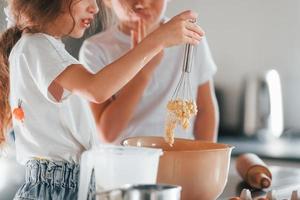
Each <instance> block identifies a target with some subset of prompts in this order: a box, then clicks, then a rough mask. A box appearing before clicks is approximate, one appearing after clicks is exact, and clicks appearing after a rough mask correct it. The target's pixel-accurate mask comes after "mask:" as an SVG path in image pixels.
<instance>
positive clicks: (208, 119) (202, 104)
mask: <svg viewBox="0 0 300 200" xmlns="http://www.w3.org/2000/svg"><path fill="white" fill-rule="evenodd" d="M197 107H198V113H197V116H196V120H195V125H194V136H195V139H197V140H207V141H211V142H216V141H217V136H218V126H219V108H218V105H217V100H216V96H215V91H214V86H213V82H212V81H211V80H210V81H208V82H206V83H204V84H203V85H200V86H199V88H198V95H197Z"/></svg>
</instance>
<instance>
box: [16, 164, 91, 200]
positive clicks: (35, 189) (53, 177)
mask: <svg viewBox="0 0 300 200" xmlns="http://www.w3.org/2000/svg"><path fill="white" fill-rule="evenodd" d="M25 180H26V182H25V184H23V186H22V187H21V188H20V189H19V190H18V192H17V193H16V195H15V198H14V200H37V199H38V200H69V199H70V200H71V199H72V200H77V193H78V184H79V165H77V164H73V163H68V162H61V161H49V160H30V161H28V162H27V164H26V179H25ZM94 194H95V179H94V177H92V178H91V184H90V188H89V195H88V199H89V200H92V199H95V197H94Z"/></svg>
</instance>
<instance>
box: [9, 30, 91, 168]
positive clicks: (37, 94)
mask: <svg viewBox="0 0 300 200" xmlns="http://www.w3.org/2000/svg"><path fill="white" fill-rule="evenodd" d="M9 63H10V105H11V108H12V110H13V109H14V108H17V107H18V100H21V101H22V105H21V106H22V109H23V110H24V113H25V119H24V122H21V121H18V120H16V119H15V118H13V128H14V131H15V136H16V152H17V160H18V161H19V162H20V163H22V164H24V163H26V162H27V161H28V160H29V159H32V158H34V157H42V158H45V159H50V160H60V161H68V162H74V163H78V162H79V158H80V155H81V153H82V152H83V151H84V150H86V149H89V148H91V146H92V145H93V144H95V142H96V128H95V124H94V122H93V118H92V114H91V113H90V112H91V111H90V108H89V106H88V103H87V101H85V100H84V99H82V98H80V97H79V96H76V95H74V94H71V93H70V92H68V91H67V90H65V91H64V93H63V98H62V100H61V101H60V102H57V101H56V100H55V99H54V98H53V96H52V95H51V94H50V93H49V92H48V87H49V86H50V84H51V83H52V81H53V80H54V79H55V78H56V77H57V76H58V75H59V74H60V73H61V72H63V71H64V70H65V69H66V68H67V67H68V66H70V65H72V64H78V63H79V62H78V61H77V60H76V59H75V58H73V57H72V56H71V55H70V54H69V53H68V52H67V51H66V50H65V48H64V44H63V43H62V42H61V40H58V39H56V38H54V37H52V36H50V35H46V34H42V33H36V34H25V35H23V36H22V38H21V39H20V40H19V41H18V42H17V44H16V45H15V46H14V48H13V49H12V52H11V54H10V57H9Z"/></svg>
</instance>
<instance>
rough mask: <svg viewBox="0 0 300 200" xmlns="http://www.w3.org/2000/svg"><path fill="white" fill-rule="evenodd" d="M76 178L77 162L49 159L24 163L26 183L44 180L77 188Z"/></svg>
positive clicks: (77, 175) (77, 176)
mask: <svg viewBox="0 0 300 200" xmlns="http://www.w3.org/2000/svg"><path fill="white" fill-rule="evenodd" d="M78 179H79V165H78V164H74V163H68V162H63V161H49V160H30V161H28V162H27V163H26V183H28V182H31V183H37V182H45V183H48V184H50V185H56V186H59V187H64V188H65V187H68V188H77V187H78Z"/></svg>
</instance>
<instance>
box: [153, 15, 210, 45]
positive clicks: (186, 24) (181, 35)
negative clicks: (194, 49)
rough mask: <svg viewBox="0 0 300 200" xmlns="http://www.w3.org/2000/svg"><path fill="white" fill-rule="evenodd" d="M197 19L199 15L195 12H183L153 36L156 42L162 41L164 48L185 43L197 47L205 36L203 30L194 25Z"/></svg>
mask: <svg viewBox="0 0 300 200" xmlns="http://www.w3.org/2000/svg"><path fill="white" fill-rule="evenodd" d="M196 19H197V13H195V12H193V11H185V12H182V13H181V14H179V15H177V16H175V17H173V18H172V19H171V20H170V21H169V22H167V23H166V24H163V25H162V26H161V27H160V28H158V29H157V30H156V31H154V32H153V33H152V34H151V35H152V37H153V38H154V39H155V40H158V41H161V43H162V44H163V46H164V47H170V46H173V45H178V44H185V43H190V44H194V45H196V44H198V43H199V42H200V41H201V39H202V37H203V36H204V35H205V33H204V31H203V30H202V28H201V27H200V26H198V25H197V24H196V23H193V21H195V20H196Z"/></svg>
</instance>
